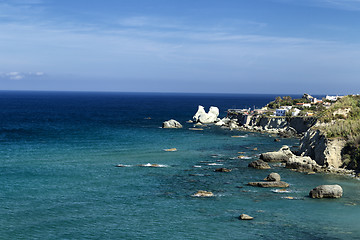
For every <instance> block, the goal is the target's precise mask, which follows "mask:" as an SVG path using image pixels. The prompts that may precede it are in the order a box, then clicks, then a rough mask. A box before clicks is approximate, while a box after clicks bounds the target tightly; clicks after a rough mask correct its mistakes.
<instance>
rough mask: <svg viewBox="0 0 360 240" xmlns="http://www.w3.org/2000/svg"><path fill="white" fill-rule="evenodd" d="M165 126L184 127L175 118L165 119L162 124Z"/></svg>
mask: <svg viewBox="0 0 360 240" xmlns="http://www.w3.org/2000/svg"><path fill="white" fill-rule="evenodd" d="M162 127H163V128H182V125H181V124H180V123H179V122H178V121H176V120H174V119H170V120H169V121H165V122H163V125H162Z"/></svg>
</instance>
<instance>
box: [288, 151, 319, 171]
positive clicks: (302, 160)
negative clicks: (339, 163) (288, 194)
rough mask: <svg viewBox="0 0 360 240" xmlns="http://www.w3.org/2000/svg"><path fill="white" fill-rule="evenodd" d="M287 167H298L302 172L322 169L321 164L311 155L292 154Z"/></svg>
mask: <svg viewBox="0 0 360 240" xmlns="http://www.w3.org/2000/svg"><path fill="white" fill-rule="evenodd" d="M286 168H290V169H296V170H297V171H300V172H319V171H320V170H322V168H321V166H320V165H318V164H317V163H316V162H315V161H314V160H312V159H311V158H310V157H302V156H295V155H294V156H292V157H291V158H289V160H288V161H287V162H286Z"/></svg>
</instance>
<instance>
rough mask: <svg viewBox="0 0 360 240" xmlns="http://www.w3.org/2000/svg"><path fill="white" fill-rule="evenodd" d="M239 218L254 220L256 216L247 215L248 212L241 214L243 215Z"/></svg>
mask: <svg viewBox="0 0 360 240" xmlns="http://www.w3.org/2000/svg"><path fill="white" fill-rule="evenodd" d="M239 219H240V220H253V219H254V217H251V216H249V215H247V214H241V215H240V216H239Z"/></svg>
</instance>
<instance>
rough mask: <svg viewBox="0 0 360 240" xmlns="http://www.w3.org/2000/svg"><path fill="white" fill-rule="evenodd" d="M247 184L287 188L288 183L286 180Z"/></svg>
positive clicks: (250, 183)
mask: <svg viewBox="0 0 360 240" xmlns="http://www.w3.org/2000/svg"><path fill="white" fill-rule="evenodd" d="M248 185H250V186H253V187H263V188H275V187H276V188H287V187H289V186H290V185H289V184H288V183H286V182H282V181H279V182H249V183H248Z"/></svg>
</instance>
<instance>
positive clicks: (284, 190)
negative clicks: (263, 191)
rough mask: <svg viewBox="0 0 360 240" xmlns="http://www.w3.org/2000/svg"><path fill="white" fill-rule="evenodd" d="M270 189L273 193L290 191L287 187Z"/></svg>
mask: <svg viewBox="0 0 360 240" xmlns="http://www.w3.org/2000/svg"><path fill="white" fill-rule="evenodd" d="M271 191H272V192H274V193H289V192H291V191H290V190H287V189H273V190H271Z"/></svg>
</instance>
